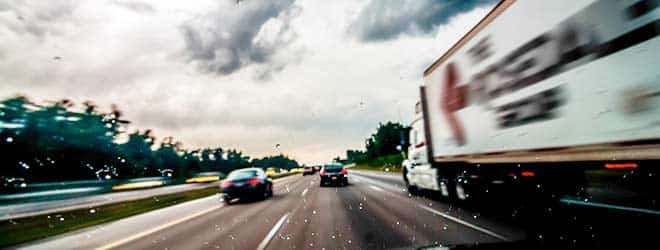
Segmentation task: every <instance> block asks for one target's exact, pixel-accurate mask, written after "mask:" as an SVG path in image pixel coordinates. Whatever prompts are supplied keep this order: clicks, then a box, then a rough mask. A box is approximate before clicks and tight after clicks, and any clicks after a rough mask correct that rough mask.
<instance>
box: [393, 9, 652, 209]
mask: <svg viewBox="0 0 660 250" xmlns="http://www.w3.org/2000/svg"><path fill="white" fill-rule="evenodd" d="M585 2H586V1H585ZM589 2H590V4H573V1H502V2H501V3H500V4H498V6H497V7H496V8H495V9H494V10H493V11H491V12H490V14H488V16H486V17H485V18H484V19H483V21H482V22H479V23H478V24H477V26H476V27H474V28H473V29H472V30H470V31H469V33H468V34H466V35H465V36H464V37H463V38H462V39H461V40H460V41H459V42H457V43H456V44H455V45H454V46H453V47H451V48H450V49H449V50H448V51H446V53H444V55H442V56H441V57H439V58H438V59H437V61H435V62H434V63H433V64H432V65H431V66H430V67H429V68H428V69H426V70H425V71H424V85H423V86H421V89H420V102H419V103H417V105H416V107H415V119H414V120H413V121H412V123H411V125H410V126H411V127H412V129H411V131H410V145H411V146H410V148H409V149H408V159H407V160H406V161H405V162H404V164H403V165H404V170H403V179H404V181H405V183H406V186H407V187H408V189H409V190H410V191H411V192H413V191H416V190H418V189H429V190H436V191H439V193H440V194H441V195H442V196H444V197H445V198H448V200H449V201H454V200H460V201H463V202H470V201H480V200H484V199H485V198H487V197H488V198H494V199H495V200H502V199H501V198H507V199H513V200H528V198H531V197H541V196H544V197H551V198H552V197H562V195H563V194H568V195H575V194H579V193H580V192H581V186H582V185H583V183H584V182H585V179H586V178H585V171H587V170H599V171H608V172H610V173H609V174H608V175H615V174H617V173H615V172H617V171H629V173H630V175H634V176H635V177H639V178H644V180H643V181H642V183H658V178H657V176H658V175H657V174H656V172H657V162H658V160H660V140H659V139H660V127H659V126H658V117H660V98H658V96H660V86H659V85H658V80H657V79H658V78H657V77H658V70H657V68H655V67H654V66H652V65H658V63H660V60H659V58H660V57H648V55H651V54H656V55H657V54H658V53H660V46H659V45H660V40H658V39H657V38H656V36H657V32H656V33H652V34H651V35H648V36H643V37H642V36H641V35H640V34H646V33H645V32H647V31H646V27H656V26H657V21H656V20H658V17H659V16H660V14H658V13H660V12H658V11H657V9H656V11H654V12H651V11H650V12H648V13H647V14H646V15H644V13H646V12H640V13H642V14H636V13H637V12H633V10H634V11H636V10H637V9H635V8H636V7H638V5H634V6H636V7H629V8H627V9H626V8H622V7H621V6H622V5H621V4H620V3H619V2H617V1H589ZM640 3H641V4H640V5H639V6H641V7H644V6H646V5H643V3H645V2H643V1H640ZM654 6H655V5H654ZM653 8H655V7H653ZM546 10H553V13H556V14H553V15H545V14H546V13H547V12H546ZM642 10H646V9H642ZM649 10H650V9H649ZM631 13H632V14H631ZM530 16H534V17H535V19H534V22H525V23H524V24H523V25H517V24H516V23H518V24H520V20H525V19H527V18H528V17H530ZM537 17H538V18H537ZM512 25H516V28H515V29H511V27H512ZM654 25H655V26H654ZM632 37H635V38H634V39H633V38H632ZM638 37H639V38H638ZM621 41H626V42H621ZM639 51H647V52H645V53H639ZM654 51H655V52H654ZM651 58H653V59H651ZM633 72H634V73H633ZM623 178H626V176H623ZM626 179H631V178H630V176H628V178H626ZM540 187H543V188H540ZM657 190H658V189H651V190H645V191H650V192H657Z"/></svg>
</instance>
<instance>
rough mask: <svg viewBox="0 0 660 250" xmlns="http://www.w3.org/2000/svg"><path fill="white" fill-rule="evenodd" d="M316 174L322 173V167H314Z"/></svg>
mask: <svg viewBox="0 0 660 250" xmlns="http://www.w3.org/2000/svg"><path fill="white" fill-rule="evenodd" d="M313 168H314V172H318V171H321V166H314V167H313Z"/></svg>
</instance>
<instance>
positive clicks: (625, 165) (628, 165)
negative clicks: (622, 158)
mask: <svg viewBox="0 0 660 250" xmlns="http://www.w3.org/2000/svg"><path fill="white" fill-rule="evenodd" d="M605 168H609V169H626V168H637V163H606V164H605Z"/></svg>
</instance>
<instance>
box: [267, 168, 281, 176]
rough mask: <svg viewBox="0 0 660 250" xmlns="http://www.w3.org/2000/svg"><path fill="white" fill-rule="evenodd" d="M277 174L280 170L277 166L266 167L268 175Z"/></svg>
mask: <svg viewBox="0 0 660 250" xmlns="http://www.w3.org/2000/svg"><path fill="white" fill-rule="evenodd" d="M277 174H278V172H277V169H275V168H267V169H266V175H268V176H269V177H272V176H275V175H277Z"/></svg>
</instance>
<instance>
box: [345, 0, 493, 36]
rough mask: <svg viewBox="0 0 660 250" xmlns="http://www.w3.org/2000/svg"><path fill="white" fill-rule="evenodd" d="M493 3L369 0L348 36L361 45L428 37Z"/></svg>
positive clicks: (483, 0)
mask: <svg viewBox="0 0 660 250" xmlns="http://www.w3.org/2000/svg"><path fill="white" fill-rule="evenodd" d="M493 2H495V1H494V0H448V1H438V0H403V1H402V0H371V1H370V2H369V3H368V4H367V5H366V6H365V7H364V8H363V9H362V10H361V11H360V13H359V14H358V17H357V19H356V20H354V21H353V23H352V24H351V26H350V28H349V33H350V34H351V35H352V36H355V37H357V38H358V39H359V40H360V41H363V42H377V41H385V40H391V39H395V38H398V37H399V36H401V35H403V34H406V35H427V34H431V33H433V31H434V30H435V29H436V28H437V27H438V26H440V25H443V24H446V23H447V22H449V20H450V19H451V18H452V17H454V16H455V15H457V14H460V13H464V12H467V11H470V10H472V9H474V8H475V7H478V6H481V5H485V4H492V3H493Z"/></svg>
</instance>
